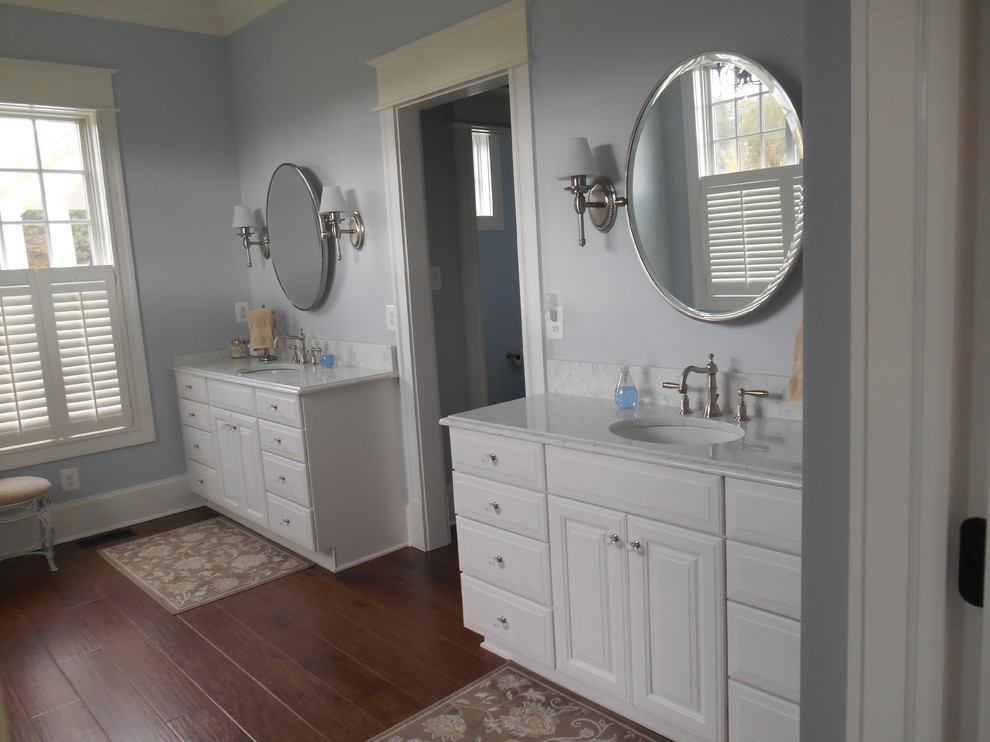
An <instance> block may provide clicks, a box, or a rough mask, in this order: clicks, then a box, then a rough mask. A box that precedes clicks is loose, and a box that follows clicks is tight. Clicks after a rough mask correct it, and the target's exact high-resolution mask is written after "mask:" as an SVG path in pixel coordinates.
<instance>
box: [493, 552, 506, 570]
mask: <svg viewBox="0 0 990 742" xmlns="http://www.w3.org/2000/svg"><path fill="white" fill-rule="evenodd" d="M491 565H492V566H493V567H504V566H505V560H504V559H503V558H502V555H501V554H496V555H495V556H493V557H492V558H491Z"/></svg>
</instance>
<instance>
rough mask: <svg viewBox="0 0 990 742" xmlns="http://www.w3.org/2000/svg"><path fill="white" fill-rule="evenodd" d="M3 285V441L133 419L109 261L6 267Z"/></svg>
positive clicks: (61, 435) (56, 435)
mask: <svg viewBox="0 0 990 742" xmlns="http://www.w3.org/2000/svg"><path fill="white" fill-rule="evenodd" d="M0 291H2V293H0V297H2V302H3V303H2V306H3V323H4V327H3V338H4V348H3V350H4V351H5V352H6V356H5V358H4V360H5V361H6V363H5V366H6V367H5V368H3V369H2V373H3V375H2V376H0V445H2V446H16V445H22V444H26V443H36V442H38V441H51V442H57V441H59V440H64V439H66V438H68V437H70V436H79V435H86V434H90V433H98V432H104V431H108V430H115V429H119V428H122V427H126V426H128V425H130V423H131V417H132V415H131V406H130V398H129V394H128V393H127V388H126V383H125V381H126V375H125V374H124V368H123V365H122V364H123V358H124V353H123V342H122V340H121V338H122V333H121V316H122V315H121V305H120V298H119V296H118V292H117V282H116V278H115V273H114V269H113V267H112V266H80V267H74V268H42V269H34V270H19V271H3V272H0ZM8 306H9V309H8ZM42 338H45V339H47V342H46V341H45V340H43V339H42Z"/></svg>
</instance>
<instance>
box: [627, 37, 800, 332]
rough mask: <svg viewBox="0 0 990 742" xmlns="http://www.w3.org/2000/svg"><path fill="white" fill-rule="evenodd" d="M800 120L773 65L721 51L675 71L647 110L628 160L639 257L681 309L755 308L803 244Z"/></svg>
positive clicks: (703, 313) (715, 313)
mask: <svg viewBox="0 0 990 742" xmlns="http://www.w3.org/2000/svg"><path fill="white" fill-rule="evenodd" d="M803 157H804V152H803V144H802V138H801V123H800V121H799V120H798V116H797V112H796V111H795V110H794V106H793V105H792V104H791V101H790V99H789V98H788V97H787V94H786V93H785V92H784V91H783V89H782V88H781V87H780V84H779V83H778V82H777V81H776V80H774V78H773V77H772V76H771V75H770V74H769V73H768V72H767V71H766V70H765V69H763V67H761V66H760V65H758V64H757V63H756V62H753V61H752V60H750V59H746V58H745V57H741V56H738V55H734V54H726V53H721V52H712V53H707V54H701V55H699V56H697V57H693V58H691V59H689V60H687V61H685V62H683V63H681V64H679V65H678V66H677V67H675V68H674V70H673V71H672V72H671V73H670V74H669V75H668V76H667V78H666V79H665V80H664V81H663V82H661V83H660V85H658V86H657V88H656V89H655V90H654V91H653V94H652V95H651V96H650V98H649V99H648V100H647V101H646V104H645V105H644V106H643V110H642V111H641V112H640V114H639V118H638V119H637V121H636V126H635V128H634V129H633V135H632V139H631V140H630V143H629V155H628V159H627V162H626V187H627V190H628V194H627V197H628V209H629V228H630V231H631V232H632V238H633V241H634V242H635V244H636V249H637V251H638V253H639V258H640V261H641V262H642V264H643V267H644V268H645V269H646V272H647V274H648V275H649V276H650V279H651V280H652V281H653V283H654V284H655V285H656V287H657V288H658V289H659V290H660V293H661V294H663V296H664V298H665V299H666V300H667V301H668V302H669V303H670V304H671V305H673V306H674V307H675V308H676V309H677V310H678V311H681V312H683V313H684V314H687V315H689V316H691V317H695V318H696V319H700V320H704V321H707V322H722V321H725V320H730V319H736V318H737V317H742V316H744V315H747V314H749V313H751V312H753V311H755V310H756V309H758V308H759V307H761V306H763V305H764V304H765V303H766V302H767V301H769V300H770V298H771V297H772V296H773V295H774V294H775V293H776V292H777V291H778V289H779V288H780V286H781V284H782V283H783V282H784V280H785V279H786V278H787V276H788V274H789V273H790V272H791V270H792V269H793V268H794V264H795V262H796V260H797V257H798V254H799V253H800V250H801V233H802V229H803V224H804V208H803V194H802V167H803V164H802V161H803Z"/></svg>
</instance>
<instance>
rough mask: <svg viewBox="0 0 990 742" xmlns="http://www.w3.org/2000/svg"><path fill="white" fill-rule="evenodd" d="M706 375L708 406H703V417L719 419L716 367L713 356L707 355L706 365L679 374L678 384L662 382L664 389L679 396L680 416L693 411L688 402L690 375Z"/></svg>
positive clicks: (692, 367) (690, 368)
mask: <svg viewBox="0 0 990 742" xmlns="http://www.w3.org/2000/svg"><path fill="white" fill-rule="evenodd" d="M692 373H694V374H707V376H708V404H706V405H705V412H704V416H705V417H721V416H722V410H721V409H719V406H718V385H717V382H716V381H715V374H717V373H718V366H717V365H716V364H715V354H714V353H709V354H708V364H707V365H705V366H688V367H687V368H685V369H684V370H683V371H682V372H681V381H680V383H677V382H674V381H665V382H663V388H664V389H676V390H677V391H678V392H680V395H681V409H680V410H679V411H680V413H681V414H682V415H690V414H691V413H692V412H693V410H692V409H691V403H690V401H689V400H688V385H687V379H688V376H689V375H690V374H692Z"/></svg>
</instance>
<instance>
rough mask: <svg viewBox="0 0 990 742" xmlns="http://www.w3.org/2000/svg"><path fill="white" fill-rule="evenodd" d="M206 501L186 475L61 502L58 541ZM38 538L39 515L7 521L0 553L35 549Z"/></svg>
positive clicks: (55, 516)
mask: <svg viewBox="0 0 990 742" xmlns="http://www.w3.org/2000/svg"><path fill="white" fill-rule="evenodd" d="M205 504H206V500H204V499H203V498H202V497H200V496H199V495H194V494H192V493H191V492H190V491H189V478H188V477H187V476H185V475H183V476H179V477H172V478H170V479H161V480H159V481H157V482H147V483H146V484H139V485H137V486H136V487H128V488H127V489H122V490H116V491H114V492H106V493H104V494H102V495H92V496H90V497H83V498H80V499H78V500H70V501H69V502H63V503H57V504H55V505H54V506H53V507H52V522H53V523H54V525H55V542H56V543H59V544H61V543H65V542H66V541H75V540H76V539H79V538H85V537H86V536H93V535H95V534H97V533H105V532H106V531H112V530H114V529H117V528H124V527H125V526H132V525H134V524H135V523H143V522H144V521H146V520H153V519H154V518H161V517H162V516H165V515H172V514H173V513H179V512H182V511H183V510H191V509H192V508H198V507H202V506H203V505H205ZM38 540H39V537H38V520H37V518H27V519H25V520H21V521H16V522H14V523H7V524H4V525H3V526H2V527H0V554H10V553H15V552H19V551H25V550H27V549H33V548H35V545H36V544H37V542H38Z"/></svg>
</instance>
